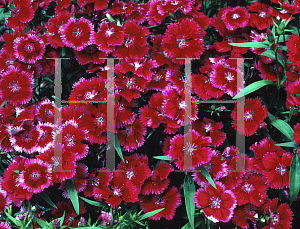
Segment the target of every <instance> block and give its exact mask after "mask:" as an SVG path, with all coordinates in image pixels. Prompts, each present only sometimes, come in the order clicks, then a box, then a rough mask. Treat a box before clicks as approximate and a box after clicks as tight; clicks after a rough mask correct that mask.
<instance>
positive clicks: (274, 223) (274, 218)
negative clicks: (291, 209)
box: [271, 215, 279, 225]
mask: <svg viewBox="0 0 300 229" xmlns="http://www.w3.org/2000/svg"><path fill="white" fill-rule="evenodd" d="M278 222H279V215H275V216H274V217H272V218H271V223H272V224H273V225H276V224H278Z"/></svg>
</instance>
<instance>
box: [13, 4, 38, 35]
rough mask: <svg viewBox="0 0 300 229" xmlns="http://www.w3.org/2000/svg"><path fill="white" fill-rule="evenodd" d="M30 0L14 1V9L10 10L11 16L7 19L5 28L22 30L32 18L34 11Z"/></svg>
mask: <svg viewBox="0 0 300 229" xmlns="http://www.w3.org/2000/svg"><path fill="white" fill-rule="evenodd" d="M30 3H31V1H30V0H15V1H14V5H15V8H14V9H12V10H11V16H10V17H9V18H8V19H7V21H8V23H7V27H8V28H10V29H15V28H22V29H24V28H25V27H26V26H27V24H28V22H29V21H31V19H33V17H34V10H33V8H32V6H31V5H30Z"/></svg>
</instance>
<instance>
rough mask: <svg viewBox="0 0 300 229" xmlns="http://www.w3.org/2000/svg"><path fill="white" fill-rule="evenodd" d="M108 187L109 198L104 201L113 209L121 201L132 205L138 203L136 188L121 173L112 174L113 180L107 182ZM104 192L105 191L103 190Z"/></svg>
mask: <svg viewBox="0 0 300 229" xmlns="http://www.w3.org/2000/svg"><path fill="white" fill-rule="evenodd" d="M109 185H110V190H108V194H109V198H108V199H107V200H106V203H108V204H110V205H111V206H112V207H113V208H115V207H116V206H117V205H119V204H120V203H121V202H122V200H124V201H125V202H132V203H133V202H136V201H138V190H137V188H136V186H135V185H134V184H133V183H132V182H131V181H129V180H128V179H127V178H126V177H125V175H124V174H123V173H122V172H117V171H115V172H113V179H112V180H111V181H110V182H109ZM105 192H107V191H106V190H105Z"/></svg>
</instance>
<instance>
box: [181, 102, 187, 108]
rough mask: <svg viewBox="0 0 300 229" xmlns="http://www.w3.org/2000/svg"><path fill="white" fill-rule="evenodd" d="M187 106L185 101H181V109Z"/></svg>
mask: <svg viewBox="0 0 300 229" xmlns="http://www.w3.org/2000/svg"><path fill="white" fill-rule="evenodd" d="M185 107H187V104H186V102H185V101H182V102H180V103H179V109H182V108H185Z"/></svg>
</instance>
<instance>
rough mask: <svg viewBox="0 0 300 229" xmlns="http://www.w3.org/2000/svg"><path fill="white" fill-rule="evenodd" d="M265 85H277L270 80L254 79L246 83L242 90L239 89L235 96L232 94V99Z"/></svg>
mask: <svg viewBox="0 0 300 229" xmlns="http://www.w3.org/2000/svg"><path fill="white" fill-rule="evenodd" d="M267 85H273V86H275V87H277V84H276V83H274V82H273V81H271V80H260V81H256V82H254V83H252V84H250V85H248V86H247V87H245V89H244V90H243V91H240V93H238V94H237V95H236V96H234V97H233V98H232V99H238V98H241V97H243V96H245V95H248V94H250V93H252V92H254V91H256V90H258V89H260V88H262V87H264V86H267Z"/></svg>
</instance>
